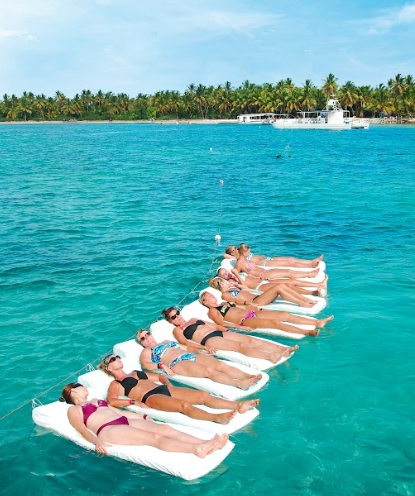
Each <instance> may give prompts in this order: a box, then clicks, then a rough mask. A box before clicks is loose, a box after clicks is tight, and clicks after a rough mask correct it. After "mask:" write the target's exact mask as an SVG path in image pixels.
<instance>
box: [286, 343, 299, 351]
mask: <svg viewBox="0 0 415 496" xmlns="http://www.w3.org/2000/svg"><path fill="white" fill-rule="evenodd" d="M298 348H299V346H298V344H296V345H295V346H290V347H289V348H288V349H289V350H290V353H294V351H297V350H298Z"/></svg>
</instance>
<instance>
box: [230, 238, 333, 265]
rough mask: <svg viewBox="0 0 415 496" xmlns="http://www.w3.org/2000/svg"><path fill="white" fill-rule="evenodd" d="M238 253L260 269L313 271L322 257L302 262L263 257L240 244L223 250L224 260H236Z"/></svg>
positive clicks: (301, 260)
mask: <svg viewBox="0 0 415 496" xmlns="http://www.w3.org/2000/svg"><path fill="white" fill-rule="evenodd" d="M239 253H243V254H244V255H245V256H246V258H247V260H251V261H252V262H254V264H256V265H260V266H261V267H297V268H300V269H301V268H303V269H313V268H314V269H315V268H317V267H318V266H319V263H320V262H321V261H322V260H323V255H321V256H319V257H317V258H315V259H314V260H303V259H301V258H295V257H272V258H270V257H265V256H264V255H254V254H252V253H251V248H250V246H248V245H247V244H245V243H242V244H241V245H240V246H239V248H236V246H235V245H230V246H228V247H227V248H226V250H225V255H224V257H225V258H231V259H232V258H233V259H235V258H236V259H238V258H239Z"/></svg>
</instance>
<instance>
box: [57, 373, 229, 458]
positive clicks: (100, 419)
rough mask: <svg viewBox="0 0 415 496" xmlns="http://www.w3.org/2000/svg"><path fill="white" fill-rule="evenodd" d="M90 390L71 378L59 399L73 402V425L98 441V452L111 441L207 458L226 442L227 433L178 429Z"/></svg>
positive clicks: (70, 418)
mask: <svg viewBox="0 0 415 496" xmlns="http://www.w3.org/2000/svg"><path fill="white" fill-rule="evenodd" d="M87 398H88V390H87V389H86V388H85V387H84V386H83V385H82V384H79V383H76V382H71V383H69V384H67V385H66V386H65V387H64V388H63V389H62V396H61V397H60V398H59V400H60V401H65V402H66V403H69V404H71V405H73V406H71V407H70V408H68V418H69V422H70V423H71V425H72V426H73V427H74V428H75V429H76V430H77V431H78V432H79V433H80V434H81V435H82V437H83V438H84V439H86V440H87V441H88V442H90V443H92V444H95V449H96V451H97V452H98V453H101V454H103V455H106V454H107V447H108V446H111V444H120V445H129V446H131V445H133V446H153V447H154V448H158V449H161V450H163V451H169V452H178V453H193V454H194V455H196V456H198V457H200V458H204V457H205V456H206V455H209V454H210V453H213V452H214V451H216V450H217V449H220V448H222V447H223V446H225V444H226V442H227V440H228V436H227V435H226V434H223V435H220V436H218V435H216V436H215V437H214V438H213V439H210V440H209V441H204V440H202V439H199V438H197V437H194V436H190V435H188V434H184V433H182V432H179V431H176V430H175V429H173V428H171V427H170V426H168V425H162V424H157V423H155V422H153V421H152V420H151V419H149V418H147V420H144V416H143V415H139V414H137V413H133V412H127V411H121V410H118V408H114V407H112V406H110V405H108V403H107V402H106V401H104V400H98V399H96V398H94V399H92V400H90V401H88V400H87Z"/></svg>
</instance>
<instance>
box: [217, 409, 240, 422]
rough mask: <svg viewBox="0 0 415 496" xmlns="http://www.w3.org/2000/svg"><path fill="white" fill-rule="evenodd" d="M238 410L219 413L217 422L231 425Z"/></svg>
mask: <svg viewBox="0 0 415 496" xmlns="http://www.w3.org/2000/svg"><path fill="white" fill-rule="evenodd" d="M235 415H236V410H232V411H230V412H225V413H219V414H218V416H217V420H216V422H218V423H219V424H222V425H226V424H229V422H230V421H231V420H232V419H233V418H234V417H235Z"/></svg>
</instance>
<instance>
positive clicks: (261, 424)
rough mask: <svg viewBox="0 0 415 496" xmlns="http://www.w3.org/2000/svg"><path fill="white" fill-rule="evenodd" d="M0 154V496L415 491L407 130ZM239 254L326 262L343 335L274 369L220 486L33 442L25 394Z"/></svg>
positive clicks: (55, 383)
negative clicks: (231, 251) (230, 250)
mask: <svg viewBox="0 0 415 496" xmlns="http://www.w3.org/2000/svg"><path fill="white" fill-rule="evenodd" d="M0 147H1V157H0V170H1V175H0V185H1V188H0V198H1V200H0V201H1V203H0V205H1V208H0V255H1V268H0V304H1V311H0V332H1V353H0V357H1V368H0V377H1V384H2V387H1V390H0V417H1V421H0V439H1V450H0V480H1V485H0V494H13V495H15V496H20V495H26V494H42V495H66V494H72V495H86V494H88V495H101V494H105V495H115V494H117V495H120V494H137V493H139V492H140V491H144V494H146V495H148V496H150V495H158V496H159V495H162V494H166V495H196V494H200V493H201V492H202V493H203V494H204V495H215V496H221V495H229V494H238V495H251V494H258V495H262V494H264V495H265V494H277V495H279V496H285V495H301V496H303V495H304V496H312V495H313V496H314V495H316V496H317V495H318V496H333V495H353V496H355V495H365V496H380V495H402V496H404V495H405V496H409V495H414V494H415V443H414V438H415V420H414V419H415V389H414V383H415V365H414V351H415V345H414V332H415V329H414V319H415V305H414V303H415V301H414V294H415V281H414V279H415V276H414V262H413V259H414V253H415V251H414V248H415V246H414V245H415V239H414V236H415V209H414V204H415V159H414V157H415V127H409V126H408V127H405V126H396V127H394V126H372V127H371V128H370V129H369V130H367V131H364V130H356V131H350V132H330V131H313V130H308V131H289V130H283V131H278V130H275V129H273V128H272V127H271V126H241V125H237V124H235V125H175V124H172V125H159V124H134V123H131V124H115V123H114V124H112V123H111V124H110V123H103V124H87V123H85V124H82V123H73V124H59V125H58V124H45V125H1V126H0ZM277 155H281V157H280V158H277ZM220 180H223V181H224V184H223V186H221V185H220ZM217 234H220V235H221V237H222V241H221V246H217V245H216V244H215V240H214V238H215V236H216V235H217ZM241 242H246V243H248V244H249V245H251V247H252V251H253V253H258V254H265V255H269V256H272V255H293V256H297V257H301V258H314V257H316V256H318V255H320V254H322V253H323V254H324V255H325V261H326V264H327V273H328V275H329V277H330V280H329V296H328V306H327V308H326V309H325V311H324V313H323V314H322V315H329V314H331V313H333V314H334V315H335V320H334V321H333V322H331V323H330V324H329V325H328V326H327V327H326V328H325V329H324V330H323V331H322V332H321V334H320V336H318V337H317V338H305V339H303V340H301V341H300V342H299V344H300V349H299V351H298V352H297V353H296V354H295V355H294V356H293V357H292V358H291V359H290V360H289V361H288V362H287V363H285V364H283V365H281V366H279V367H278V368H276V369H272V370H271V372H270V375H271V380H270V382H269V384H268V385H267V386H266V388H265V389H263V390H262V391H260V393H259V397H260V400H261V404H260V416H259V417H258V418H257V419H256V420H255V421H254V422H253V423H252V424H250V425H249V426H248V427H247V428H245V429H244V430H242V431H240V432H237V433H236V434H234V435H232V436H231V440H232V441H233V442H235V444H236V446H235V448H234V450H233V451H232V453H231V454H230V456H228V457H227V458H226V459H225V462H224V463H223V464H222V465H220V466H219V467H218V469H217V470H215V471H213V472H212V473H210V474H209V475H208V476H206V477H204V478H202V479H199V480H197V481H193V482H184V481H182V480H180V479H176V478H174V477H171V476H168V475H165V474H162V473H159V472H156V471H153V470H151V469H148V468H145V467H141V466H139V465H135V464H132V463H128V462H123V461H119V460H116V459H114V458H110V457H99V456H96V455H95V453H93V452H88V451H86V450H84V449H82V448H80V447H79V446H77V445H75V444H73V443H71V442H70V441H68V440H66V439H64V438H60V437H58V436H56V435H54V434H52V433H48V432H46V431H45V430H43V429H40V428H38V427H37V426H35V424H34V423H33V421H32V418H31V410H32V399H33V398H38V401H40V402H42V403H48V402H50V401H54V400H56V399H57V398H58V396H60V391H61V387H62V385H63V384H65V383H66V382H69V381H71V380H76V377H77V376H78V375H79V374H80V373H83V372H85V366H86V364H88V363H93V364H95V365H96V364H97V363H98V361H99V359H100V358H101V357H102V356H103V355H104V354H106V353H108V352H110V351H111V348H112V346H113V345H114V344H115V343H117V342H120V341H124V340H126V339H129V338H131V337H132V336H133V335H134V333H135V331H136V330H137V329H139V328H140V327H144V326H148V325H149V324H150V323H152V322H153V321H154V320H156V319H157V318H159V317H160V312H161V310H162V309H163V308H165V307H167V306H170V305H174V304H183V303H187V302H190V301H192V300H193V299H194V298H195V294H194V293H193V294H192V293H191V291H192V289H194V288H196V287H198V285H200V283H201V281H203V280H205V279H206V278H207V277H209V275H210V271H211V270H212V268H214V267H216V266H217V263H216V262H215V260H219V259H220V254H221V253H222V252H223V249H224V247H225V246H227V245H228V244H231V243H241ZM199 289H200V288H199ZM280 341H281V342H284V343H285V344H288V343H289V342H290V341H289V340H283V339H281V340H280Z"/></svg>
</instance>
